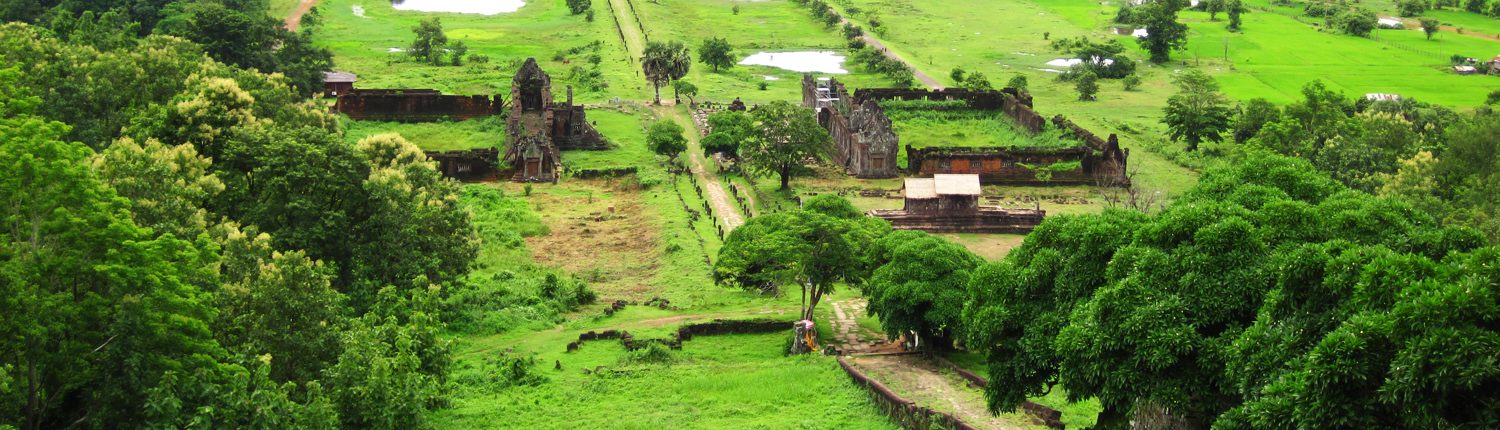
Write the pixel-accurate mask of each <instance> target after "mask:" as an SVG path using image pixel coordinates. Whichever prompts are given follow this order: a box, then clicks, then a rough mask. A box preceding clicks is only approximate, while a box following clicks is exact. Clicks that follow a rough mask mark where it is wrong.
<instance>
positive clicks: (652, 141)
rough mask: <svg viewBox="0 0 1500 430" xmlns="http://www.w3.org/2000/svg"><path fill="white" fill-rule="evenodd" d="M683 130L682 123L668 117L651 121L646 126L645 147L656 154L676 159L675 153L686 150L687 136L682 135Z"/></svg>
mask: <svg viewBox="0 0 1500 430" xmlns="http://www.w3.org/2000/svg"><path fill="white" fill-rule="evenodd" d="M685 132H686V131H685V130H683V129H682V125H679V124H677V122H676V121H672V120H670V119H665V120H659V121H656V122H653V123H651V126H650V127H647V128H646V147H648V148H651V152H654V153H656V155H661V156H665V157H667V158H670V159H671V160H672V161H676V160H677V154H681V153H682V151H686V150H687V137H685V136H683V135H682V133H685Z"/></svg>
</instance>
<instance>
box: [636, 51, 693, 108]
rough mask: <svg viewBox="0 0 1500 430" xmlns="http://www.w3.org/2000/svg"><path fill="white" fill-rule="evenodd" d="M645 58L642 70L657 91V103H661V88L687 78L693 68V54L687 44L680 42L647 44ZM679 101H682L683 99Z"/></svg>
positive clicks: (642, 59)
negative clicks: (684, 77)
mask: <svg viewBox="0 0 1500 430" xmlns="http://www.w3.org/2000/svg"><path fill="white" fill-rule="evenodd" d="M644 54H645V56H643V57H641V69H643V71H644V72H646V79H648V80H650V81H651V86H652V87H653V89H655V90H656V103H657V104H660V103H661V86H662V85H663V84H666V83H668V82H671V81H673V80H677V79H682V77H683V76H687V73H688V70H689V69H691V68H692V67H693V54H692V51H689V50H688V47H687V45H686V44H684V43H682V42H678V41H672V42H647V43H646V50H645V52H644ZM678 101H679V102H680V101H682V99H681V98H679V99H678Z"/></svg>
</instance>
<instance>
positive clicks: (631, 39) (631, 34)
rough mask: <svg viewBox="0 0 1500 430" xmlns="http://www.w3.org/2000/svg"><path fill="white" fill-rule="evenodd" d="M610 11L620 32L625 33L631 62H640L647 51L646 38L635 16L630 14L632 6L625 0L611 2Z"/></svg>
mask: <svg viewBox="0 0 1500 430" xmlns="http://www.w3.org/2000/svg"><path fill="white" fill-rule="evenodd" d="M609 10H610V11H611V12H612V13H614V15H615V23H616V24H617V25H619V26H620V32H622V33H624V37H625V40H624V42H625V50H626V51H627V52H629V53H630V59H631V60H630V61H631V62H632V63H634V62H636V61H640V58H641V56H642V55H644V54H643V53H644V52H645V51H646V42H645V40H646V37H645V35H642V34H641V27H640V25H639V24H637V23H636V22H635V14H632V13H630V4H629V3H626V1H625V0H609Z"/></svg>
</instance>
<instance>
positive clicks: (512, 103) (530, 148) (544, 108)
mask: <svg viewBox="0 0 1500 430" xmlns="http://www.w3.org/2000/svg"><path fill="white" fill-rule="evenodd" d="M567 91H568V93H567V94H568V98H567V101H565V102H562V103H558V102H556V101H554V100H553V99H552V77H551V76H548V75H547V73H546V72H544V71H542V68H541V66H538V65H537V63H536V59H535V58H527V59H526V62H525V63H524V64H522V65H521V70H519V71H517V72H516V76H515V77H514V78H512V79H511V88H510V98H509V102H507V101H506V100H507V99H505V98H503V97H501V96H500V95H495V96H494V97H493V98H492V97H490V96H456V95H444V94H442V92H440V91H438V90H433V89H354V88H347V89H344V90H343V91H341V92H340V94H339V95H338V101H337V102H335V103H334V107H333V110H334V111H335V112H340V113H343V114H345V115H349V117H350V118H352V119H356V120H372V121H398V122H430V121H443V120H466V119H472V118H480V117H486V116H491V115H502V114H504V115H507V118H506V121H505V125H506V132H507V136H506V137H507V138H506V142H495V144H496V145H495V147H496V148H498V147H501V146H504V148H505V150H504V152H503V153H502V152H501V151H499V150H496V149H494V148H491V149H481V150H471V151H450V152H434V151H429V152H428V153H427V155H428V156H429V157H432V158H433V159H434V160H438V162H439V163H440V164H441V166H442V172H443V175H444V176H448V177H452V178H458V179H463V180H476V179H475V178H488V177H493V175H494V173H495V169H496V168H497V167H499V166H500V165H501V164H502V162H503V164H508V165H510V166H511V167H512V168H513V170H514V171H513V174H512V175H511V176H510V179H511V180H513V181H530V182H555V181H556V180H557V177H558V166H559V161H560V160H561V153H560V151H570V150H603V149H609V143H608V142H606V141H605V140H604V137H603V136H601V135H599V131H598V130H595V129H594V125H593V124H592V123H590V122H589V121H588V117H587V116H586V114H585V113H584V110H583V106H582V105H575V104H573V87H571V86H570V87H567ZM502 154H503V155H502Z"/></svg>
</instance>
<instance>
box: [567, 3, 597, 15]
mask: <svg viewBox="0 0 1500 430" xmlns="http://www.w3.org/2000/svg"><path fill="white" fill-rule="evenodd" d="M593 5H594V2H593V0H568V11H570V12H573V14H574V15H580V14H583V13H584V12H586V11H589V10H591V9H592V8H593Z"/></svg>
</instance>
